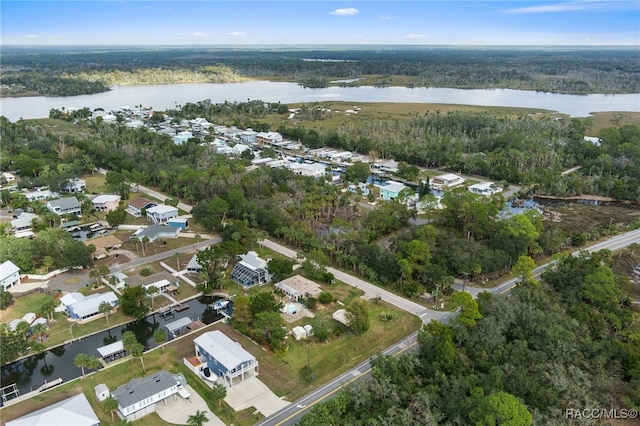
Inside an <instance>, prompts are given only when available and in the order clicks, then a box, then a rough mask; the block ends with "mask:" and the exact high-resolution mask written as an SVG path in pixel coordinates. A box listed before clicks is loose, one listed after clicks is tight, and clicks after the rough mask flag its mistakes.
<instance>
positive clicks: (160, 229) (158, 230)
mask: <svg viewBox="0 0 640 426" xmlns="http://www.w3.org/2000/svg"><path fill="white" fill-rule="evenodd" d="M179 233H180V228H178V227H176V226H165V225H149V226H147V227H146V228H144V229H142V230H138V231H136V232H134V233H133V235H131V237H129V239H130V240H131V241H133V240H139V241H142V239H143V238H144V237H147V238H148V239H149V242H150V243H152V242H154V241H155V240H158V239H161V238H178V234H179Z"/></svg>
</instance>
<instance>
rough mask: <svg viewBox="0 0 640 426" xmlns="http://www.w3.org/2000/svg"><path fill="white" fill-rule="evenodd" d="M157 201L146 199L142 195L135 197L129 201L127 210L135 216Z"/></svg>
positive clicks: (154, 204)
mask: <svg viewBox="0 0 640 426" xmlns="http://www.w3.org/2000/svg"><path fill="white" fill-rule="evenodd" d="M157 205H158V203H156V202H154V201H151V200H148V199H146V198H144V197H136V198H134V199H133V200H130V201H129V206H128V207H127V211H128V212H129V213H131V214H132V215H133V216H135V217H140V216H142V210H145V209H149V208H151V207H155V206H157Z"/></svg>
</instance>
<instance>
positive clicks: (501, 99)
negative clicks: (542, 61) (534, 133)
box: [0, 81, 640, 122]
mask: <svg viewBox="0 0 640 426" xmlns="http://www.w3.org/2000/svg"><path fill="white" fill-rule="evenodd" d="M205 99H210V100H211V101H212V102H213V103H221V102H225V101H229V102H245V101H247V100H262V101H265V102H281V103H285V104H286V103H299V102H319V101H347V102H404V103H442V104H464V105H480V106H504V107H520V108H536V109H548V110H552V111H557V112H559V113H563V114H568V115H570V116H572V117H586V116H588V115H589V114H590V113H591V112H600V111H633V112H640V93H634V94H623V95H602V94H594V95H564V94H557V93H544V92H531V91H524V90H510V89H473V90H463V89H448V88H406V87H372V86H362V87H328V88H324V89H308V88H304V87H302V86H300V85H298V84H296V83H281V82H270V81H254V82H248V83H224V84H215V83H197V84H165V85H145V86H119V87H116V88H114V89H113V90H111V91H109V92H104V93H97V94H95V95H81V96H66V97H44V96H36V97H27V98H3V99H0V115H3V116H5V117H7V118H8V119H9V120H10V121H12V122H15V121H17V120H19V119H20V118H23V119H30V118H45V117H48V116H49V110H50V109H51V108H56V109H60V110H62V109H63V108H65V109H79V108H84V107H88V108H89V109H91V110H94V109H95V108H104V109H105V110H113V109H119V108H121V107H123V106H130V107H135V106H136V105H142V106H144V107H151V108H153V109H156V110H159V111H165V110H167V109H171V108H176V106H178V105H184V104H186V103H188V102H191V103H195V102H198V101H203V100H205Z"/></svg>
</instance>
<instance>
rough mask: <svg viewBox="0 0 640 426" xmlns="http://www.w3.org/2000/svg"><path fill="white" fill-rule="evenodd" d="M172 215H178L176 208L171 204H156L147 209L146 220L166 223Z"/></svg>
mask: <svg viewBox="0 0 640 426" xmlns="http://www.w3.org/2000/svg"><path fill="white" fill-rule="evenodd" d="M174 217H178V209H177V208H176V207H173V206H167V205H166V204H158V205H157V206H154V207H150V208H148V209H147V220H148V221H149V222H152V223H155V224H164V223H167V222H169V220H170V219H173V218H174Z"/></svg>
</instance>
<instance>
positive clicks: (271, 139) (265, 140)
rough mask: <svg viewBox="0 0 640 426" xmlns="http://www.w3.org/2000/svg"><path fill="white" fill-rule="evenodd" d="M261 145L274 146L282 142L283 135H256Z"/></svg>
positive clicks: (265, 133)
mask: <svg viewBox="0 0 640 426" xmlns="http://www.w3.org/2000/svg"><path fill="white" fill-rule="evenodd" d="M256 141H257V142H258V143H259V144H267V145H273V144H276V143H279V142H282V141H283V140H282V135H281V134H280V133H278V132H260V133H258V134H257V135H256Z"/></svg>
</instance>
